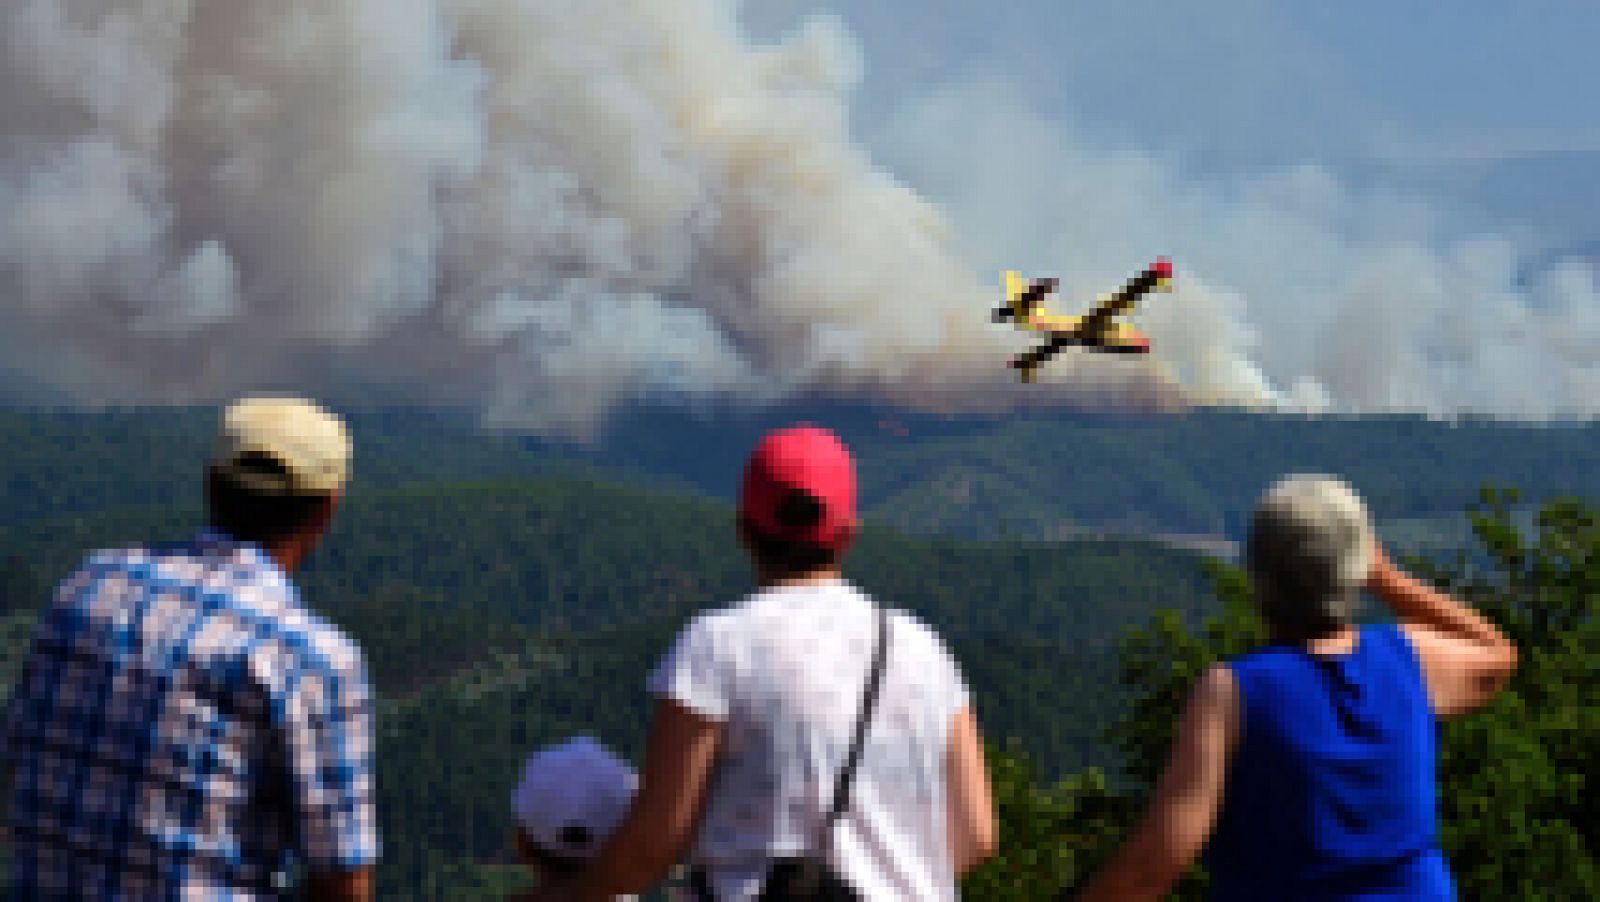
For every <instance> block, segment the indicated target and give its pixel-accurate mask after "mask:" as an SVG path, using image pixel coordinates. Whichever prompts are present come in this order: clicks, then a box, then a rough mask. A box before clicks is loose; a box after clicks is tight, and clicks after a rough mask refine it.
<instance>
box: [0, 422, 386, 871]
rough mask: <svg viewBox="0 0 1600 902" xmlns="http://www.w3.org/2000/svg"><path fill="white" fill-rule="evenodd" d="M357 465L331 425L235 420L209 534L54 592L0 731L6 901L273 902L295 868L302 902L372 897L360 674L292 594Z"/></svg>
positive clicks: (368, 748)
mask: <svg viewBox="0 0 1600 902" xmlns="http://www.w3.org/2000/svg"><path fill="white" fill-rule="evenodd" d="M349 466H350V440H349V437H348V435H347V433H346V431H345V428H344V425H343V424H342V423H341V422H340V421H339V420H338V419H336V418H334V417H333V416H332V415H330V414H328V413H327V412H326V411H323V410H322V409H320V408H318V407H316V406H315V405H312V404H310V403H309V402H306V401H302V400H298V399H278V398H254V399H248V400H245V401H242V402H240V403H238V404H235V405H234V406H232V407H231V408H229V409H228V411H227V413H226V414H225V416H224V420H223V426H222V431H221V435H220V438H219V441H218V444H217V450H216V453H215V455H214V457H213V458H212V461H211V465H210V467H209V469H208V472H207V479H206V498H207V506H208V509H209V514H210V528H208V529H206V530H204V531H202V532H201V533H200V535H199V536H198V537H197V538H195V539H194V540H193V541H190V542H187V543H184V544H180V545H173V546H165V547H152V548H130V549H125V550H120V551H107V552H100V553H97V554H94V555H92V556H90V557H89V559H88V560H87V561H86V562H85V563H84V564H83V566H82V567H80V568H79V569H78V571H77V572H76V573H74V574H72V575H71V576H70V577H68V578H67V579H66V581H65V582H63V583H62V585H61V587H60V589H59V590H58V591H57V593H56V596H55V599H54V601H53V603H52V604H51V605H50V607H49V609H48V610H47V611H46V612H45V613H44V614H43V616H42V617H41V619H40V623H39V627H38V631H37V632H36V633H35V635H34V640H33V646H32V649H31V651H30V653H29V655H28V659H27V662H26V664H25V665H24V668H23V673H22V677H21V679H20V681H19V682H18V684H17V686H16V688H15V690H14V691H13V692H12V696H11V699H10V702H9V705H8V708H7V712H6V718H5V722H4V728H3V731H0V742H3V743H4V748H3V753H4V759H3V760H4V762H5V764H6V765H8V766H9V767H10V768H11V769H12V770H13V780H14V785H13V791H12V795H11V811H10V825H11V830H10V835H11V842H12V857H13V874H12V882H11V897H12V898H17V899H31V900H54V899H74V900H77V899H86V900H102V899H104V900H122V899H126V900H147V899H148V900H180V899H181V900H190V899H204V900H210V899H259V898H273V897H277V896H280V895H283V894H284V893H285V892H286V891H287V890H286V887H285V885H284V884H285V879H284V873H285V871H286V869H287V867H288V866H289V865H290V863H291V862H297V863H298V864H299V865H300V866H302V867H303V868H304V870H305V872H306V878H305V881H304V886H303V889H304V891H305V892H306V895H307V896H309V897H310V898H313V899H337V900H347V899H348V900H365V899H369V898H370V896H371V873H372V865H373V863H374V862H375V861H376V860H377V857H378V837H377V828H376V823H375V818H374V812H373V786H372V698H371V692H370V690H369V688H368V685H367V679H366V673H365V667H364V665H363V662H362V658H361V653H360V650H359V649H358V648H357V647H356V646H355V644H354V643H353V642H351V641H350V640H349V639H348V638H346V637H345V636H344V635H343V634H341V633H340V632H339V631H338V630H337V629H335V628H334V627H333V626H331V625H329V624H328V623H326V622H325V621H323V620H320V619H318V618H317V617H316V616H314V615H312V614H311V613H309V612H307V611H306V609H305V608H304V607H302V606H301V604H300V599H299V597H298V595H297V593H296V591H295V588H294V585H293V584H292V583H291V582H290V580H289V575H288V574H289V573H290V572H292V571H293V570H294V569H295V568H296V567H297V566H298V565H299V563H300V562H301V560H302V559H303V558H304V557H305V556H306V555H307V554H308V553H309V552H310V551H311V549H312V548H313V546H315V545H316V543H317V541H318V540H319V539H320V538H321V536H322V534H323V533H324V532H325V531H326V529H327V526H328V523H329V520H330V519H331V517H332V516H333V511H334V508H335V507H336V506H337V504H338V501H339V498H340V495H341V493H342V490H343V487H344V484H345V480H346V478H347V476H348V473H349Z"/></svg>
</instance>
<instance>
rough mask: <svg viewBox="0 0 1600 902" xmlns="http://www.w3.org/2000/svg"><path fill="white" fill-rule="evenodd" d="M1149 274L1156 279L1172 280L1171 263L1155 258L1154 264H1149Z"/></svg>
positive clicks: (1164, 259)
mask: <svg viewBox="0 0 1600 902" xmlns="http://www.w3.org/2000/svg"><path fill="white" fill-rule="evenodd" d="M1150 272H1151V273H1152V274H1154V275H1155V277H1156V278H1158V279H1170V278H1172V261H1171V260H1168V259H1167V258H1166V257H1157V258H1156V262H1154V263H1152V264H1150Z"/></svg>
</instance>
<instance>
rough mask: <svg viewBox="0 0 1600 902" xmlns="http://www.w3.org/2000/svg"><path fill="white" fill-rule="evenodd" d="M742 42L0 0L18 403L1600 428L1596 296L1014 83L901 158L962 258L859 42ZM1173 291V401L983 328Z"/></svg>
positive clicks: (570, 420)
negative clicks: (737, 403)
mask: <svg viewBox="0 0 1600 902" xmlns="http://www.w3.org/2000/svg"><path fill="white" fill-rule="evenodd" d="M737 12H738V10H737V8H736V4H734V3H733V2H731V0H586V2H578V0H567V2H562V0H272V2H270V3H240V2H236V0H8V2H7V3H5V4H4V5H3V6H0V41H3V42H4V43H3V45H0V84H3V85H4V90H0V353H3V354H4V361H5V363H6V367H5V369H20V370H23V371H25V372H27V373H28V374H29V375H30V377H31V378H32V379H33V380H36V381H38V382H40V383H42V384H44V385H47V386H50V387H52V388H54V389H57V390H63V391H67V392H70V393H73V394H75V395H76V396H78V397H80V398H82V399H84V400H88V401H187V400H208V399H215V398H218V397H222V396H225V395H228V394H231V393H234V392H238V391H242V390H247V389H256V388H262V387H269V386H270V387H294V388H298V389H300V390H304V391H308V392H312V393H317V394H323V395H334V396H336V395H338V394H340V393H341V392H345V393H348V392H352V391H357V390H359V389H356V388H352V387H353V386H363V385H385V386H398V387H400V388H401V389H402V390H404V391H406V392H408V393H410V394H412V395H413V396H415V397H418V398H422V399H426V400H446V401H456V402H468V403H474V404H477V405H479V406H480V407H481V408H482V409H483V410H484V411H485V413H486V415H487V416H488V417H490V418H491V419H493V420H494V421H496V422H500V423H505V424H514V425H521V426H526V427H531V428H536V429H541V430H547V431H557V432H569V433H570V432H578V433H582V432H585V431H588V430H590V429H592V427H593V426H594V425H595V424H596V423H598V422H599V421H600V420H601V418H602V417H603V416H604V414H605V412H606V411H607V410H608V409H610V407H611V406H612V405H613V404H615V403H616V402H617V401H619V400H622V399H626V398H630V397H634V396H638V395H650V394H670V395H673V396H679V397H691V398H693V397H727V398H734V399H745V400H751V401H768V400H773V399H779V398H783V397H786V396H790V395H793V394H795V393H800V392H814V391H821V392H825V393H835V394H841V393H842V394H855V395H863V396H868V397H874V398H882V399H888V400H891V401H897V402H902V403H912V404H919V405H923V406H941V407H951V406H972V405H975V404H985V405H988V404H1011V403H1021V402H1024V401H1029V400H1032V401H1040V402H1045V403H1059V402H1064V401H1072V402H1084V403H1139V404H1163V403H1169V402H1171V401H1173V400H1174V398H1175V394H1174V385H1173V382H1172V380H1173V379H1176V380H1177V382H1179V383H1181V384H1182V386H1183V387H1184V388H1185V389H1186V390H1187V394H1188V396H1189V397H1199V398H1202V399H1206V400H1219V399H1220V400H1233V401H1244V402H1263V401H1265V402H1273V403H1299V404H1308V405H1333V406H1337V407H1346V408H1387V407H1396V406H1400V407H1420V408H1422V409H1426V410H1431V411H1440V412H1450V411H1455V410H1459V409H1483V410H1488V411H1491V412H1503V413H1512V414H1518V415H1530V414H1531V415H1534V416H1538V415H1549V414H1555V413H1559V412H1563V411H1570V412H1576V413H1580V414H1585V415H1592V414H1593V413H1594V412H1595V411H1596V409H1597V408H1600V394H1597V392H1596V388H1597V385H1596V382H1597V378H1596V376H1595V373H1596V369H1595V366H1596V360H1595V348H1597V347H1600V344H1597V342H1596V341H1595V340H1594V339H1595V338H1597V337H1600V335H1597V334H1596V333H1597V331H1600V323H1597V322H1596V318H1597V313H1596V309H1597V306H1596V304H1595V303H1594V301H1595V298H1594V288H1593V285H1592V283H1589V282H1586V281H1585V280H1584V279H1581V278H1577V277H1576V276H1558V277H1552V278H1551V279H1549V280H1547V281H1546V282H1545V283H1541V285H1540V286H1539V287H1537V288H1535V289H1534V291H1535V292H1536V293H1538V294H1539V297H1540V299H1541V300H1540V302H1539V303H1533V302H1532V299H1530V298H1529V297H1528V296H1526V295H1525V294H1524V293H1520V292H1518V291H1516V290H1513V289H1512V288H1511V287H1510V282H1509V278H1510V276H1509V271H1510V267H1509V262H1508V260H1507V256H1508V253H1509V252H1508V250H1507V248H1506V246H1505V245H1504V244H1503V243H1497V242H1496V241H1494V240H1485V241H1483V242H1478V243H1476V244H1471V245H1463V246H1454V247H1446V248H1444V249H1442V250H1441V249H1439V248H1438V247H1437V246H1436V245H1435V244H1433V243H1429V242H1428V241H1427V240H1426V235H1425V234H1422V233H1420V232H1418V231H1417V230H1416V229H1413V228H1411V227H1410V226H1409V225H1408V224H1407V223H1405V222H1401V221H1400V220H1399V219H1394V218H1392V217H1391V216H1390V214H1391V213H1393V212H1394V210H1392V209H1390V208H1389V207H1388V206H1386V205H1384V204H1381V203H1378V202H1376V201H1371V202H1368V201H1361V200H1359V199H1357V200H1352V199H1350V198H1348V197H1346V196H1345V194H1344V193H1343V192H1342V191H1341V189H1340V188H1339V186H1337V185H1336V184H1332V183H1330V182H1329V181H1328V180H1327V179H1326V178H1325V177H1323V176H1321V175H1320V174H1319V173H1317V172H1316V171H1314V170H1304V171H1296V172H1290V173H1285V174H1281V175H1278V176H1273V177H1269V178H1265V179H1262V180H1260V181H1258V182H1253V183H1248V184H1243V185H1238V186H1209V185H1207V184H1205V183H1199V182H1195V181H1193V180H1190V179H1186V178H1184V177H1183V174H1182V172H1181V170H1180V169H1179V168H1178V167H1177V166H1176V165H1174V164H1172V163H1171V162H1170V161H1166V160H1163V159H1161V158H1158V157H1152V156H1148V155H1144V154H1140V153H1134V152H1117V153H1109V152H1107V153H1101V152H1096V151H1094V150H1092V149H1091V148H1090V146H1089V145H1088V144H1086V143H1085V142H1081V141H1079V140H1077V138H1076V136H1074V135H1073V134H1071V133H1070V132H1064V131H1061V130H1060V129H1059V128H1057V127H1055V126H1053V125H1049V124H1046V123H1044V122H1043V121H1042V120H1039V119H1038V118H1037V117H1033V116H1031V115H1030V114H1029V112H1028V111H1027V110H1026V109H1024V108H1021V107H1018V106H1016V105H1015V104H1013V103H1010V102H1009V101H1008V99H1007V97H1006V95H1005V94H1004V92H997V91H993V90H990V89H988V88H985V87H983V86H979V87H976V88H971V89H962V90H955V91H940V92H934V93H932V94H930V95H929V96H928V97H927V98H926V99H925V102H922V103H920V104H918V105H915V106H914V107H912V108H910V109H908V111H907V113H906V115H905V116H904V117H902V118H901V119H900V120H897V122H896V123H895V124H894V125H892V126H891V130H892V133H893V135H898V136H899V137H900V139H901V140H900V143H899V144H896V142H895V141H894V140H892V139H891V140H888V141H887V142H885V143H886V146H888V147H889V148H891V152H890V154H889V158H890V160H891V161H892V163H893V170H894V171H895V172H897V173H901V174H903V175H904V176H905V177H907V178H910V179H911V180H912V181H914V182H916V183H917V184H919V185H927V186H929V191H930V193H931V195H932V196H937V197H939V198H940V200H941V201H944V202H945V206H946V208H948V209H950V210H953V211H954V212H955V216H954V222H956V223H958V224H959V225H960V226H961V230H960V231H959V233H958V232H957V231H956V230H955V229H954V228H952V226H951V224H950V223H949V222H947V219H946V216H945V215H944V214H943V213H942V212H941V209H940V208H937V207H935V206H934V205H933V204H932V203H931V202H930V201H928V200H926V199H925V198H924V196H922V195H919V194H918V193H917V192H916V191H914V190H913V189H912V188H911V187H909V186H908V185H907V184H906V183H904V182H902V181H900V180H899V179H898V178H897V177H896V176H895V175H891V174H890V170H889V169H885V168H882V167H881V166H880V165H878V164H875V162H874V161H873V160H872V159H870V158H869V157H868V156H867V154H866V152H865V151H864V149H863V147H862V146H861V145H860V144H859V143H857V142H856V141H855V140H853V138H852V136H851V135H850V133H849V128H848V121H849V116H848V110H849V99H850V93H851V90H852V87H853V85H854V84H855V82H856V81H857V79H858V78H859V76H860V70H861V61H860V60H859V59H858V58H857V51H856V48H855V47H854V46H853V44H852V42H851V40H850V39H849V36H848V35H847V34H845V33H844V30H843V28H842V27H841V26H840V25H839V24H838V23H837V21H836V20H833V19H830V18H815V19H812V20H811V21H810V22H809V24H808V25H807V26H806V27H804V28H802V29H801V30H799V31H797V32H796V33H794V34H792V35H791V36H789V37H788V38H786V39H785V40H783V41H781V42H779V43H776V44H770V45H755V44H753V43H751V42H750V41H748V40H747V39H746V38H744V37H743V35H742V34H741V32H740V30H739V28H738V22H737ZM1019 132H1020V133H1022V134H1023V135H1024V136H1025V137H1027V138H1028V139H1029V140H1022V141H1018V140H1014V137H1015V136H1016V134H1018V133H1019ZM997 135H1003V136H1005V137H1006V140H998V139H997V137H996V136H997ZM895 148H898V150H895ZM958 236H959V237H958ZM1001 236H1011V238H1010V240H1005V241H1001V240H1000V239H1001ZM1419 236H1420V237H1419ZM986 239H987V242H988V243H987V244H985V240H986ZM958 242H960V243H958ZM1157 253H1168V254H1170V255H1172V256H1173V257H1174V259H1175V260H1176V262H1177V265H1178V284H1179V290H1178V292H1176V293H1175V295H1173V296H1171V297H1163V296H1157V297H1155V298H1153V299H1152V300H1151V301H1150V302H1149V303H1148V304H1147V305H1146V310H1145V311H1144V312H1143V313H1141V315H1140V322H1141V323H1146V324H1147V327H1148V329H1149V331H1150V332H1151V333H1152V335H1153V337H1154V338H1155V339H1156V341H1157V343H1158V349H1159V356H1160V358H1161V362H1160V364H1159V365H1154V366H1153V365H1151V363H1150V362H1148V361H1138V360H1125V359H1106V358H1101V357H1093V356H1086V355H1076V354H1069V355H1063V356H1062V357H1061V358H1058V361H1057V363H1056V364H1055V365H1053V367H1052V368H1051V369H1050V370H1049V371H1048V372H1049V375H1048V378H1049V379H1050V380H1053V384H1049V385H1044V386H1028V387H1020V388H1019V387H1017V386H1014V385H1013V384H1012V381H1013V379H1012V374H1011V372H1010V371H1009V370H1007V369H1006V368H1005V367H1004V366H1003V360H1004V359H1005V357H1006V356H1007V355H1008V354H1010V353H1012V352H1014V351H1016V350H1018V349H1020V348H1021V347H1024V346H1026V345H1027V341H1026V339H1025V338H1024V337H1023V336H1020V335H1018V334H1017V333H1015V332H1014V331H1009V330H1007V329H1002V328H1000V327H997V326H994V325H993V324H991V323H990V322H989V318H988V310H989V309H990V307H992V306H993V305H994V303H995V302H996V300H997V298H996V286H995V284H994V278H995V276H996V275H997V273H998V270H999V269H1000V268H1002V267H1005V266H1012V265H1017V264H1019V263H1031V264H1032V265H1034V266H1035V267H1036V268H1039V269H1042V270H1048V269H1056V268H1060V267H1063V266H1065V267H1068V268H1069V270H1070V271H1069V272H1067V273H1066V275H1067V280H1066V284H1067V285H1068V287H1069V288H1070V291H1069V292H1068V293H1067V295H1066V297H1067V298H1068V302H1067V303H1072V302H1077V301H1080V300H1081V299H1087V297H1088V295H1089V294H1090V293H1092V292H1094V291H1100V290H1106V289H1109V288H1111V287H1114V286H1115V285H1116V284H1117V283H1118V282H1120V281H1121V279H1123V278H1125V277H1126V276H1127V275H1128V274H1130V273H1131V272H1132V271H1133V270H1135V269H1137V268H1138V267H1139V266H1141V265H1143V264H1144V263H1147V262H1148V261H1149V259H1150V258H1151V257H1153V256H1154V255H1155V254H1157ZM973 264H976V265H973ZM1530 375H1533V376H1534V377H1535V378H1534V379H1533V380H1530V378H1529V377H1530ZM1518 380H1522V381H1521V382H1518Z"/></svg>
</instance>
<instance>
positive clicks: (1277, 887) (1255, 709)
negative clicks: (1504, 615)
mask: <svg viewBox="0 0 1600 902" xmlns="http://www.w3.org/2000/svg"><path fill="white" fill-rule="evenodd" d="M1245 558H1246V565H1247V568H1248V570H1249V573H1250V578H1251V584H1252V587H1253V589H1254V597H1255V602H1256V605H1257V607H1258V609H1259V610H1260V612H1261V615H1262V618H1263V619H1264V620H1265V621H1266V624H1267V627H1268V632H1269V635H1270V641H1269V643H1268V645H1267V646H1266V647H1264V648H1260V649H1257V650H1256V651H1254V652H1252V653H1250V654H1246V655H1242V656H1240V657H1237V658H1234V659H1233V660H1231V661H1228V662H1226V663H1218V664H1217V665H1215V666H1213V667H1212V668H1211V669H1210V670H1208V671H1207V672H1206V673H1205V674H1204V675H1202V676H1201V678H1200V680H1199V681H1198V683H1197V684H1196V686H1195V688H1194V690H1193V692H1192V694H1191V695H1190V697H1189V700H1188V704H1187V707H1186V709H1185V711H1184V714H1183V718H1182V721H1181V722H1180V724H1179V727H1178V731H1177V735H1176V737H1175V740H1174V742H1173V748H1172V751H1171V754H1170V757H1169V760H1168V762H1167V765H1166V768H1165V771H1164V772H1163V774H1162V776H1161V778H1160V779H1159V780H1158V782H1157V784H1156V787H1155V790H1154V792H1153V794H1152V796H1151V800H1150V803H1149V807H1148V809H1147V810H1146V812H1145V814H1144V817H1143V819H1142V820H1141V822H1140V824H1139V825H1138V827H1137V828H1136V829H1135V831H1134V833H1133V835H1132V836H1131V837H1130V838H1129V839H1128V840H1127V842H1126V843H1125V844H1124V845H1123V847H1122V848H1120V849H1119V850H1118V851H1117V853H1116V854H1115V855H1114V856H1113V857H1112V859H1111V860H1110V861H1109V862H1108V863H1107V865H1106V867H1105V868H1104V869H1103V870H1102V871H1101V872H1100V873H1099V874H1097V875H1096V876H1095V878H1094V879H1093V880H1092V881H1090V882H1089V883H1088V884H1087V885H1086V886H1085V888H1084V890H1083V892H1082V893H1081V894H1080V895H1079V896H1078V898H1079V899H1080V900H1083V902H1098V900H1117V902H1128V900H1138V899H1159V898H1161V897H1162V896H1163V895H1164V894H1165V893H1166V892H1167V891H1168V890H1169V889H1170V888H1171V887H1172V886H1173V884H1175V883H1176V882H1177V880H1178V878H1179V877H1180V876H1182V875H1183V874H1184V873H1185V872H1186V871H1187V870H1188V868H1189V866H1190V865H1191V864H1192V863H1193V861H1194V859H1195V858H1196V857H1197V856H1198V855H1199V854H1200V852H1201V850H1202V848H1204V849H1205V863H1206V866H1207V869H1208V870H1209V871H1210V873H1211V878H1212V893H1211V897H1212V898H1213V899H1215V900H1227V902H1235V900H1252V902H1254V900H1260V902H1269V900H1270V902H1286V900H1294V902H1321V900H1329V902H1332V900H1340V902H1344V900H1378V899H1392V900H1399V899H1405V900H1427V902H1433V900H1450V899H1454V898H1455V888H1454V885H1453V883H1452V881H1451V877H1450V871H1449V868H1448V866H1447V863H1446V861H1445V859H1444V856H1443V855H1442V854H1441V852H1440V850H1439V834H1438V806H1437V800H1436V795H1435V793H1436V788H1435V772H1434V765H1435V759H1436V748H1435V744H1436V739H1437V721H1438V719H1440V718H1447V717H1453V716H1456V715H1460V714H1464V713H1466V712H1468V711H1471V710H1473V709H1474V708H1477V707H1479V706H1481V705H1483V704H1484V703H1485V702H1487V701H1488V700H1489V699H1490V698H1491V697H1492V696H1493V695H1494V694H1495V693H1496V692H1498V691H1499V690H1500V688H1501V687H1502V686H1503V685H1505V682H1506V680H1507V679H1508V678H1509V677H1510V676H1511V673H1512V671H1513V670H1514V669H1515V668H1516V662H1517V652H1516V648H1515V646H1513V645H1512V644H1511V642H1510V641H1509V640H1508V639H1507V638H1506V636H1505V635H1504V634H1503V633H1501V632H1500V631H1499V630H1498V629H1496V628H1495V627H1494V625H1493V624H1491V623H1489V622H1488V621H1487V620H1485V619H1484V618H1482V617H1480V616H1478V615H1477V614H1476V613H1474V612H1473V611H1472V610H1471V609H1470V608H1468V607H1467V606H1466V605H1464V604H1463V603H1462V602H1460V601H1459V600H1457V599H1455V598H1452V597H1450V596H1449V595H1447V594H1444V593H1441V592H1439V591H1437V590H1435V589H1434V588H1432V587H1431V586H1429V585H1428V584H1427V583H1425V582H1422V581H1419V580H1417V579H1414V578H1412V577H1410V576H1408V575H1407V574H1405V573H1403V572H1401V571H1400V570H1399V569H1397V568H1396V567H1395V566H1394V565H1393V564H1392V563H1391V562H1390V561H1389V559H1388V557H1387V556H1386V555H1385V554H1384V552H1383V549H1382V548H1381V546H1379V544H1378V543H1377V542H1376V540H1375V539H1374V537H1373V533H1372V525H1371V520H1370V517H1369V516H1368V514H1367V511H1366V509H1365V507H1364V505H1363V504H1362V503H1361V500H1360V499H1359V498H1358V497H1357V496H1356V495H1355V493H1354V492H1353V491H1351V490H1350V488H1349V487H1348V486H1347V485H1345V484H1344V483H1343V482H1341V481H1339V480H1336V479H1332V478H1330V477H1325V476H1305V475H1302V476H1291V477H1289V478H1287V479H1284V480H1282V481H1281V482H1279V483H1278V484H1277V485H1275V486H1273V488H1272V489H1271V490H1270V491H1268V492H1267V494H1266V495H1265V496H1264V497H1263V498H1262V500H1261V501H1260V503H1259V504H1258V505H1257V507H1256V510H1255V514H1254V517H1253V519H1252V522H1251V525H1250V536H1249V539H1248V541H1247V545H1246V554H1245ZM1363 588H1365V589H1367V590H1369V591H1370V592H1371V593H1372V594H1374V595H1376V596H1377V597H1378V598H1379V599H1381V600H1382V601H1383V602H1384V603H1385V604H1387V605H1388V607H1389V608H1390V609H1391V610H1392V611H1393V612H1394V614H1395V617H1396V620H1397V621H1398V622H1397V623H1395V624H1393V625H1388V624H1383V625H1379V624H1357V623H1355V621H1354V618H1355V614H1356V611H1357V607H1358V605H1359V602H1360V594H1361V590H1362V589H1363Z"/></svg>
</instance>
